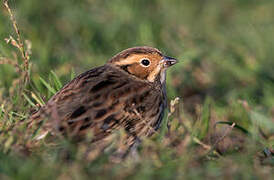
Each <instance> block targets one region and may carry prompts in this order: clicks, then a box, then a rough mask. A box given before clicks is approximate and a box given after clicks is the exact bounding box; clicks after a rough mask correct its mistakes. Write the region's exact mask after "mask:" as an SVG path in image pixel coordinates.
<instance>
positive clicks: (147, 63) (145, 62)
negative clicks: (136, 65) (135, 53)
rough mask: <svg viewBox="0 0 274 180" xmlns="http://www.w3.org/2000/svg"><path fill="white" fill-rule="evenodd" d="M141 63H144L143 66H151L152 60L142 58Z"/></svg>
mask: <svg viewBox="0 0 274 180" xmlns="http://www.w3.org/2000/svg"><path fill="white" fill-rule="evenodd" d="M141 64H142V65H143V66H146V67H147V66H149V65H150V61H149V60H148V59H142V60H141Z"/></svg>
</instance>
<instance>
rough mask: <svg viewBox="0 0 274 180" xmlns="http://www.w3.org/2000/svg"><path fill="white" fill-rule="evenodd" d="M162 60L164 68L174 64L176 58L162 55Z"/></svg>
mask: <svg viewBox="0 0 274 180" xmlns="http://www.w3.org/2000/svg"><path fill="white" fill-rule="evenodd" d="M162 62H163V65H164V68H168V67H170V66H172V65H174V64H176V63H177V62H178V60H177V59H175V58H172V57H168V56H164V58H163V59H162Z"/></svg>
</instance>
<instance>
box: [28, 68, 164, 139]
mask: <svg viewBox="0 0 274 180" xmlns="http://www.w3.org/2000/svg"><path fill="white" fill-rule="evenodd" d="M163 88H164V87H162V86H161V84H160V83H157V82H155V83H151V82H148V81H141V80H139V79H137V78H135V77H133V76H130V75H128V74H126V72H123V71H121V70H120V69H118V68H116V67H114V66H111V65H108V64H107V65H104V66H101V67H98V68H94V69H92V70H89V71H87V72H85V73H83V74H81V75H79V76H77V77H76V78H75V79H74V80H72V81H71V82H69V83H68V84H67V85H65V86H64V87H63V88H62V89H61V90H60V91H59V92H58V93H57V94H55V95H54V96H53V97H52V98H51V99H50V100H49V101H48V103H47V104H46V105H45V106H44V107H42V108H41V109H40V110H39V111H38V112H37V113H35V114H33V115H32V120H33V122H40V121H41V120H42V119H45V118H47V121H46V122H45V124H44V127H45V129H47V131H52V130H56V131H59V132H62V133H63V134H67V135H77V137H78V138H79V137H81V136H83V137H84V136H85V135H86V134H87V133H89V132H92V133H93V135H94V136H93V137H94V138H93V139H92V141H97V140H99V139H102V138H104V137H106V136H107V135H109V134H110V133H111V132H113V130H115V129H119V128H123V129H124V130H125V131H126V132H127V134H128V135H129V136H131V137H132V139H135V138H138V137H141V136H148V135H150V134H152V133H153V132H154V131H155V129H157V128H158V127H159V125H160V122H161V120H162V118H163V113H164V109H165V104H166V103H165V101H166V98H165V91H164V90H163ZM32 124H33V123H32ZM48 129H51V130H48Z"/></svg>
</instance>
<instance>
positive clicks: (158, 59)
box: [108, 46, 177, 83]
mask: <svg viewBox="0 0 274 180" xmlns="http://www.w3.org/2000/svg"><path fill="white" fill-rule="evenodd" d="M108 63H110V64H112V65H115V66H116V67H118V68H121V69H122V70H124V71H126V72H127V73H129V74H131V75H133V76H135V77H137V78H139V79H142V80H147V81H149V82H154V81H155V80H156V79H157V78H159V79H160V80H161V82H162V83H163V82H164V81H165V71H166V69H167V68H168V67H170V66H172V65H174V64H176V63H177V60H176V59H174V58H171V57H168V56H164V55H163V54H162V53H161V52H160V51H159V50H158V49H156V48H152V47H147V46H142V47H134V48H129V49H126V50H124V51H122V52H120V53H119V54H117V55H115V56H114V57H113V58H111V59H110V60H109V62H108Z"/></svg>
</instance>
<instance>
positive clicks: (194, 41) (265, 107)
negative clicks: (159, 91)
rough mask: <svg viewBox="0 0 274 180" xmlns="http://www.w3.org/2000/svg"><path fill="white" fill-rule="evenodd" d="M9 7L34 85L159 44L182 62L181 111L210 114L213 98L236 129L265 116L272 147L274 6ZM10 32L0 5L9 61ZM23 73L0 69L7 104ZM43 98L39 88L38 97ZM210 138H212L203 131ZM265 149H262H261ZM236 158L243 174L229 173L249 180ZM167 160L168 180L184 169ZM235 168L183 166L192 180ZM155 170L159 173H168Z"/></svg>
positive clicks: (171, 86)
mask: <svg viewBox="0 0 274 180" xmlns="http://www.w3.org/2000/svg"><path fill="white" fill-rule="evenodd" d="M10 6H11V8H12V10H13V11H14V13H15V17H16V20H17V21H18V25H19V28H20V30H21V33H22V36H23V38H24V39H27V40H30V41H31V43H32V55H31V59H30V62H31V63H32V73H31V78H32V80H33V81H34V82H36V84H39V83H40V82H39V78H40V77H43V78H44V79H48V76H49V72H50V71H52V70H53V71H54V72H55V73H56V74H57V75H58V76H59V77H60V79H61V81H62V82H63V83H66V82H68V80H69V79H70V74H71V72H72V71H75V72H76V74H79V73H81V72H84V71H85V70H88V69H91V68H93V67H95V66H99V65H103V64H104V63H105V62H106V61H107V60H108V59H109V58H111V57H112V56H113V55H115V54H116V53H118V52H120V51H121V50H123V49H126V48H129V47H133V46H140V45H147V46H153V47H156V48H158V49H160V50H161V51H162V52H164V53H165V54H167V55H169V56H172V57H175V58H177V59H179V61H180V63H179V64H177V65H176V66H174V67H173V68H171V69H170V70H169V72H168V82H167V84H168V96H169V98H170V99H173V98H175V97H177V96H178V97H180V98H181V104H183V110H181V111H184V112H183V113H181V114H183V115H185V116H186V117H187V118H188V119H191V120H190V122H192V121H196V120H197V119H199V117H198V116H199V113H198V112H197V111H199V110H197V107H200V106H203V107H205V106H207V104H206V103H207V102H208V101H209V102H210V104H211V105H212V107H213V109H214V110H212V111H214V113H216V114H217V115H216V116H217V118H215V119H216V121H217V120H225V121H229V122H236V123H238V124H240V125H242V126H243V127H245V128H247V129H248V128H249V127H250V124H252V120H253V119H256V120H258V119H259V120H258V121H260V122H262V124H263V125H264V126H263V127H262V129H263V130H266V131H267V132H266V134H267V135H268V136H269V137H271V138H272V139H271V138H270V139H269V137H268V139H267V140H266V142H264V144H265V145H266V146H269V145H270V147H273V144H274V143H273V139H274V138H273V129H274V128H273V123H274V52H273V51H274V1H272V0H260V1H259V0H222V1H220V0H169V1H167V0H150V1H146V0H138V1H137V0H124V1H123V0H112V1H107V0H63V1H62V0H59V1H57V0H47V1H41V0H40V1H38V0H25V1H16V0H11V1H10ZM10 34H12V35H14V33H13V31H12V24H11V22H10V21H9V17H8V14H7V11H6V10H5V9H4V8H3V6H1V14H0V40H1V43H0V56H7V57H13V56H12V51H13V50H14V48H13V47H12V46H11V45H7V44H6V43H5V42H4V38H7V37H9V35H10ZM17 76H18V74H17V73H16V72H15V71H14V69H13V68H12V67H11V66H10V65H0V96H2V98H4V97H7V96H8V95H9V88H10V87H11V86H12V82H13V79H14V78H16V77H17ZM40 85H41V83H40ZM41 86H42V85H41ZM45 93H46V90H45V89H44V90H43V89H41V94H45ZM45 96H46V95H45ZM49 96H50V95H49ZM47 98H48V97H47ZM206 99H207V100H208V101H205V100H206ZM241 102H244V103H245V105H248V109H252V111H250V112H246V108H247V107H243V106H242V104H241ZM198 109H199V108H198ZM202 119H203V118H202ZM207 127H208V126H207ZM203 128H204V127H202V129H203ZM267 128H269V129H267ZM198 130H199V132H198V137H200V138H201V139H202V140H203V138H205V135H201V132H200V130H201V129H199V127H198ZM205 133H206V134H209V132H208V131H207V128H205ZM249 142H250V141H249ZM251 144H255V143H254V142H253V141H251ZM260 148H261V149H263V148H264V146H260V147H259V148H257V149H256V148H255V149H256V150H259V149H260ZM249 155H250V154H249ZM239 156H241V155H239V154H237V155H236V156H235V157H234V158H235V159H237V160H236V161H235V162H234V163H235V164H238V163H239V162H242V163H243V164H241V165H239V164H238V168H239V170H241V172H243V171H245V172H246V174H245V175H242V174H241V172H238V171H237V168H236V169H234V170H233V171H231V172H230V171H229V173H232V174H233V173H235V174H236V175H237V177H239V178H241V177H245V178H250V177H252V176H253V175H254V174H252V173H254V171H253V170H254V169H253V167H252V165H251V167H249V166H245V165H249V164H250V163H249V162H250V159H249V158H247V160H246V161H243V160H239V158H238V157H239ZM251 156H252V155H251ZM169 158H171V157H169ZM251 158H252V157H251ZM171 159H172V158H171ZM232 159H233V158H232ZM169 160H170V159H166V161H167V162H170V164H169V165H167V166H168V168H170V171H168V172H167V173H163V174H164V175H166V176H163V178H164V177H169V175H170V177H174V176H172V175H171V174H173V173H171V172H178V171H180V170H182V172H183V168H181V166H178V167H179V170H178V169H177V168H176V167H177V165H176V163H174V162H173V161H169ZM36 161H37V160H36ZM36 161H35V162H36ZM38 162H39V161H38ZM36 163H37V162H36ZM218 163H219V162H218ZM234 163H232V162H230V161H229V160H227V159H225V160H222V162H221V165H220V164H217V165H216V164H215V165H214V163H213V164H212V162H209V163H208V164H207V165H206V168H204V167H203V168H202V169H197V172H196V171H195V167H196V166H198V165H196V164H195V163H194V165H193V166H191V167H193V168H194V169H193V170H191V171H189V169H188V168H186V169H188V170H187V171H188V172H189V173H190V175H189V177H191V178H199V177H203V175H204V174H207V175H208V177H220V173H221V171H222V170H224V171H225V169H226V168H230V164H234ZM34 164H35V163H34ZM38 164H39V163H38ZM235 164H234V165H235ZM251 164H252V163H251ZM138 167H139V166H138ZM149 167H151V166H149ZM153 167H154V166H153ZM182 167H186V166H184V165H182ZM187 167H188V166H187ZM235 167H236V166H235ZM154 168H155V167H154ZM168 168H164V169H168ZM180 168H181V169H180ZM152 169H153V168H152ZM156 169H157V168H156ZM174 169H176V170H174ZM190 169H192V168H190ZM0 170H1V167H0ZM116 170H117V169H116ZM150 170H151V169H149V168H148V169H146V168H143V167H142V166H141V167H139V169H138V170H137V171H138V172H139V171H140V174H141V175H140V177H142V178H145V177H146V178H152V177H154V178H155V177H158V176H154V175H155V174H154V171H150ZM158 170H159V171H155V172H157V173H159V172H160V171H162V169H161V168H158ZM187 171H186V172H187ZM192 171H193V172H192ZM266 171H267V170H266ZM113 172H114V170H113ZM117 172H119V169H118V170H117ZM267 172H268V171H267ZM267 172H265V174H266V175H270V174H267ZM89 173H91V174H92V173H94V172H93V171H91V172H89ZM115 173H116V171H115V172H114V174H115ZM142 173H143V174H142ZM169 173H171V174H169ZM208 173H209V174H208ZM218 173H219V174H218ZM229 173H228V174H229ZM237 173H239V174H237ZM118 174H119V173H118ZM133 174H134V173H133ZM175 174H176V173H175ZM235 174H233V175H232V177H235V176H234V175H235ZM262 174H263V173H262ZM265 174H263V175H261V174H260V173H259V175H258V174H256V171H255V175H254V176H256V177H258V178H259V177H261V178H262V177H264V175H265ZM116 175H117V174H116ZM143 175H144V176H143ZM173 175H174V174H173ZM27 177H28V176H27ZM46 177H48V176H46ZM125 177H127V176H126V175H125ZM140 177H139V176H136V177H135V178H137V179H138V178H140ZM176 177H180V176H176ZM267 177H271V175H270V176H267ZM19 179H20V178H19Z"/></svg>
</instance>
